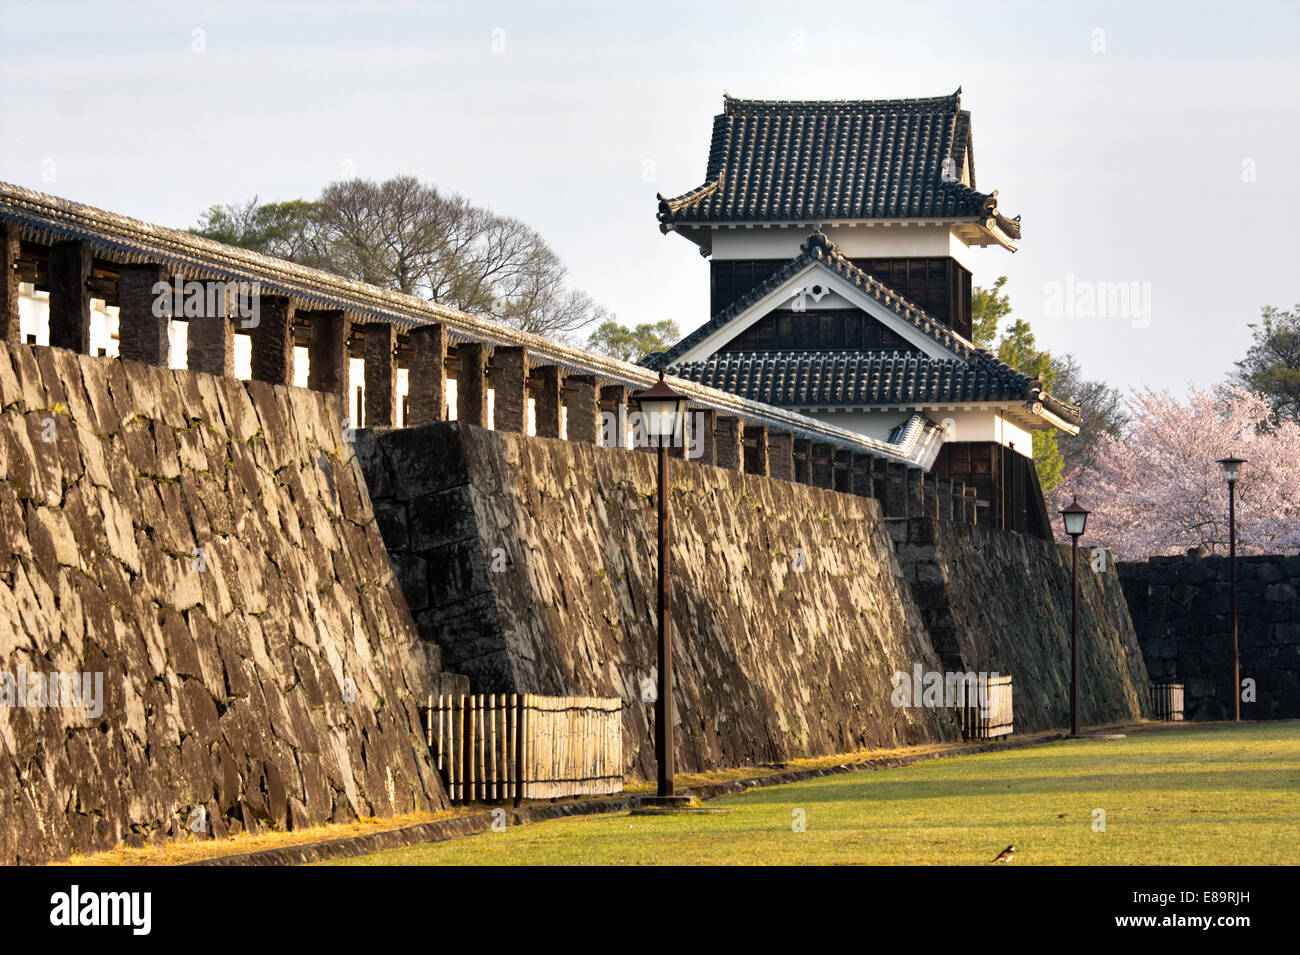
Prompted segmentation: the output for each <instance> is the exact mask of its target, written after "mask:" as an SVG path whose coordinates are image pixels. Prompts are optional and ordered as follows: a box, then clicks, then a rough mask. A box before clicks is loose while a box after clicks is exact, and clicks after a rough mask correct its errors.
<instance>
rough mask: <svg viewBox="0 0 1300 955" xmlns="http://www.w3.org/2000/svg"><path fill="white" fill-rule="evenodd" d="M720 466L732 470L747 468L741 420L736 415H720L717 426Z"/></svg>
mask: <svg viewBox="0 0 1300 955" xmlns="http://www.w3.org/2000/svg"><path fill="white" fill-rule="evenodd" d="M716 434H717V444H716V449H717V456H718V457H717V460H718V467H720V468H727V469H728V470H731V471H743V470H744V468H745V453H744V452H745V449H744V444H743V441H744V437H743V434H744V432H743V430H742V425H741V421H740V419H739V418H737V417H735V416H734V415H718V427H717V431H716Z"/></svg>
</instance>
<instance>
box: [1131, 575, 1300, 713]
mask: <svg viewBox="0 0 1300 955" xmlns="http://www.w3.org/2000/svg"><path fill="white" fill-rule="evenodd" d="M1119 573H1120V577H1121V579H1122V580H1123V581H1124V594H1125V597H1126V598H1127V599H1128V607H1129V613H1130V614H1131V615H1132V617H1133V626H1134V627H1135V628H1136V630H1137V634H1138V639H1139V640H1140V641H1141V644H1142V653H1143V655H1144V656H1145V657H1146V665H1147V670H1148V671H1149V672H1150V674H1151V680H1152V682H1154V683H1181V684H1183V712H1184V714H1185V716H1186V718H1187V719H1189V720H1222V719H1232V712H1233V711H1232V694H1233V689H1232V630H1231V615H1230V614H1231V602H1230V592H1229V589H1228V588H1229V567H1228V559H1227V558H1226V557H1193V556H1179V557H1152V558H1151V559H1150V560H1147V561H1135V562H1125V563H1121V564H1120V565H1119ZM1237 643H1238V646H1239V648H1240V653H1241V678H1242V679H1243V680H1245V679H1251V680H1254V681H1255V700H1254V701H1253V702H1252V701H1250V700H1243V701H1242V704H1241V718H1242V719H1244V720H1268V719H1273V720H1276V719H1295V718H1296V717H1300V555H1295V556H1282V555H1271V556H1257V557H1238V558H1237Z"/></svg>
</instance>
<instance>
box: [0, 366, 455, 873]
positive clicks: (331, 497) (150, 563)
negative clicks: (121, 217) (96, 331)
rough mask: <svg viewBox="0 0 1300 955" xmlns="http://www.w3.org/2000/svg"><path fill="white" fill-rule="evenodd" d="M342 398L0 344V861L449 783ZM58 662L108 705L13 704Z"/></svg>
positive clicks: (348, 808) (341, 815)
mask: <svg viewBox="0 0 1300 955" xmlns="http://www.w3.org/2000/svg"><path fill="white" fill-rule="evenodd" d="M342 417H343V416H342V414H341V413H340V408H339V407H338V406H337V399H336V398H333V397H326V396H324V395H322V394H319V393H316V392H311V391H307V390H305V389H298V388H284V387H276V388H272V387H270V386H268V385H264V384H260V383H257V382H241V381H238V380H234V379H229V378H224V379H223V378H214V377H212V376H209V375H204V374H199V373H192V372H187V371H169V370H166V369H158V368H153V367H148V366H145V365H142V364H138V363H136V362H130V361H125V362H123V361H118V360H116V359H106V358H90V357H87V356H78V355H76V354H74V353H72V352H69V351H64V350H61V349H51V348H41V347H27V346H20V345H9V344H0V801H3V804H4V806H5V810H4V825H3V826H0V861H3V862H41V861H45V860H49V859H55V858H61V857H65V856H67V855H69V854H70V853H74V852H89V851H94V850H99V849H105V848H110V847H112V846H114V845H117V844H119V843H127V844H140V843H143V842H156V841H160V840H164V839H167V838H171V837H189V836H190V832H191V829H192V824H193V823H195V822H196V821H198V820H201V819H206V827H207V835H215V836H223V835H225V834H227V833H235V832H240V831H247V830H252V831H257V830H261V829H264V828H266V827H274V828H277V829H284V828H292V827H300V826H308V825H316V824H320V823H324V822H329V821H346V820H351V819H355V818H357V817H365V816H387V815H391V814H394V813H399V812H406V811H412V810H421V809H432V808H436V807H440V806H442V805H444V804H445V799H444V796H443V792H442V788H441V784H440V782H439V781H438V778H437V774H436V771H435V770H434V769H433V767H432V766H431V764H430V760H429V756H428V751H427V748H426V747H424V745H423V741H422V733H421V726H420V716H419V711H418V707H419V706H420V705H421V704H422V703H423V701H424V699H425V696H426V694H427V693H428V691H429V676H428V672H427V666H426V659H425V657H424V656H423V655H422V653H421V652H420V645H419V641H418V640H417V638H416V636H415V633H414V630H413V627H412V623H411V619H410V615H409V613H408V611H407V610H406V607H405V604H404V602H403V599H402V595H401V593H400V590H399V589H398V588H397V587H396V585H395V584H394V582H393V577H392V572H391V569H390V566H389V562H388V559H387V555H386V553H385V551H384V546H383V541H382V539H381V537H380V535H379V532H378V530H377V528H376V525H375V522H374V519H373V515H372V512H371V508H370V502H369V498H368V496H367V493H366V487H365V484H364V482H363V480H362V478H361V475H360V472H359V470H358V468H357V466H356V462H355V459H354V458H353V457H352V455H351V448H350V447H349V446H346V445H345V446H343V447H340V445H341V444H342V443H343V442H342V439H341V437H340V431H339V424H338V423H339V420H340V419H341V418H342ZM50 672H60V673H82V672H86V673H91V674H100V675H102V686H103V701H102V713H99V714H94V713H93V711H92V712H91V713H87V712H86V711H85V709H84V708H82V707H62V706H59V707H56V706H44V707H40V706H27V705H18V703H19V701H18V700H17V699H15V698H14V694H13V692H12V691H13V690H14V689H15V682H16V679H17V674H19V673H24V674H25V675H27V677H28V679H29V680H30V679H31V677H30V675H31V674H33V673H50ZM6 674H7V675H9V681H8V683H9V690H10V691H11V692H10V694H9V698H7V699H6V698H5V683H6V681H5V675H6ZM32 685H33V684H30V683H29V685H28V687H27V689H28V690H29V691H30V689H31V686H32ZM92 685H93V683H92ZM19 689H21V688H19ZM22 702H24V703H31V702H36V703H39V702H41V697H40V696H34V697H33V696H30V695H29V696H28V697H26V698H24V699H23V700H22ZM45 702H46V703H49V702H52V701H51V700H49V699H48V698H46V699H45Z"/></svg>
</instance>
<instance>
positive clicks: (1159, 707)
mask: <svg viewBox="0 0 1300 955" xmlns="http://www.w3.org/2000/svg"><path fill="white" fill-rule="evenodd" d="M1151 709H1152V711H1153V712H1152V716H1154V717H1155V718H1156V719H1158V720H1166V721H1171V722H1177V721H1179V720H1181V719H1183V685H1182V684H1181V683H1153V684H1151Z"/></svg>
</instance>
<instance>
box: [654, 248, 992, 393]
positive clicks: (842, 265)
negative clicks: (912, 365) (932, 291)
mask: <svg viewBox="0 0 1300 955" xmlns="http://www.w3.org/2000/svg"><path fill="white" fill-rule="evenodd" d="M812 262H821V263H823V264H825V265H826V266H827V267H828V268H829V269H831V271H833V272H834V273H835V274H836V275H838V276H840V277H841V278H843V279H845V280H847V281H848V282H850V283H852V284H853V285H855V286H856V287H857V288H859V289H861V290H862V291H863V292H865V293H866V294H868V295H870V296H871V297H873V298H874V299H876V300H877V301H878V302H880V303H881V304H882V305H884V306H885V307H886V308H888V309H889V310H890V311H892V312H893V313H894V314H895V315H897V316H898V317H899V318H901V319H902V320H903V321H905V322H907V323H908V324H909V325H912V326H913V327H915V328H916V329H918V330H920V331H921V332H923V333H924V334H925V335H927V336H928V337H930V338H931V339H933V340H934V341H936V342H938V343H939V344H940V345H942V346H944V347H945V348H947V349H949V350H950V351H952V352H953V353H954V355H957V356H959V357H964V356H967V355H970V354H971V353H973V352H975V351H978V349H977V348H976V347H975V345H974V344H973V343H972V342H970V341H968V340H967V339H965V338H963V337H962V336H961V335H958V334H957V333H956V332H954V331H953V330H952V329H951V328H949V327H948V326H947V325H945V324H944V323H943V322H941V321H939V319H937V318H935V317H934V316H933V315H931V314H930V313H929V312H927V311H925V309H923V308H920V307H919V306H916V305H913V304H912V303H911V302H909V301H908V300H907V299H905V298H903V296H901V295H899V294H898V293H897V292H896V291H894V290H893V289H892V288H890V287H889V286H888V285H886V284H885V283H884V282H881V281H880V280H879V279H876V278H873V277H872V276H871V275H869V274H868V273H866V272H864V271H863V270H862V269H860V268H858V267H857V266H856V265H854V264H853V263H852V262H851V261H849V260H848V259H847V258H845V257H844V256H843V255H842V254H841V253H840V251H839V250H838V249H837V248H836V247H835V244H834V243H833V242H831V240H830V239H829V238H827V237H826V235H825V233H822V232H814V233H812V235H810V236H808V240H807V241H806V242H804V244H803V245H802V246H800V247H799V254H798V255H796V256H795V257H794V258H793V259H791V260H790V261H789V262H787V263H786V264H785V265H783V266H781V268H779V269H778V270H777V271H776V272H775V273H774V274H773V275H772V277H771V278H769V279H767V280H766V281H764V282H760V283H759V284H758V285H756V286H754V288H752V289H750V291H749V292H747V293H746V294H745V295H742V296H741V297H740V298H739V299H737V300H736V301H735V302H732V303H731V304H730V305H728V306H727V307H726V308H724V309H723V310H722V311H720V312H718V314H717V315H714V316H713V317H712V318H711V319H709V320H708V321H707V322H705V323H704V324H703V325H701V326H700V327H699V328H697V329H695V330H694V331H693V332H691V333H690V334H689V335H687V336H686V337H685V338H683V339H682V340H681V341H679V342H677V344H675V345H673V346H672V347H671V348H669V349H668V350H667V351H663V352H655V353H654V354H651V355H647V356H646V357H645V358H643V359H642V360H641V364H643V365H646V366H647V367H649V368H661V367H663V368H666V367H668V366H670V365H672V364H673V363H674V362H675V361H676V360H677V359H678V358H680V357H681V356H682V355H684V354H686V353H687V352H688V351H690V350H691V349H692V348H694V347H695V346H696V345H698V344H699V343H700V342H702V341H704V340H705V339H707V338H708V337H709V336H711V335H712V334H713V333H714V332H716V331H718V330H719V329H721V328H724V327H725V326H726V325H727V323H729V322H730V321H732V320H733V319H734V318H736V317H737V316H738V315H741V314H743V313H744V312H745V311H747V310H748V309H749V308H750V306H752V305H753V304H754V303H755V302H758V301H760V300H761V299H763V298H764V297H765V296H766V295H768V294H770V293H771V292H772V291H774V290H775V289H778V288H780V287H781V286H782V285H783V284H784V283H785V282H787V281H789V280H790V279H791V278H793V277H794V276H795V275H798V274H799V272H800V271H801V270H803V269H804V268H805V267H806V266H807V265H808V264H809V263H812ZM985 354H987V353H985ZM989 357H990V358H992V356H991V355H990V356H989ZM994 360H995V361H996V359H994Z"/></svg>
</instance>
